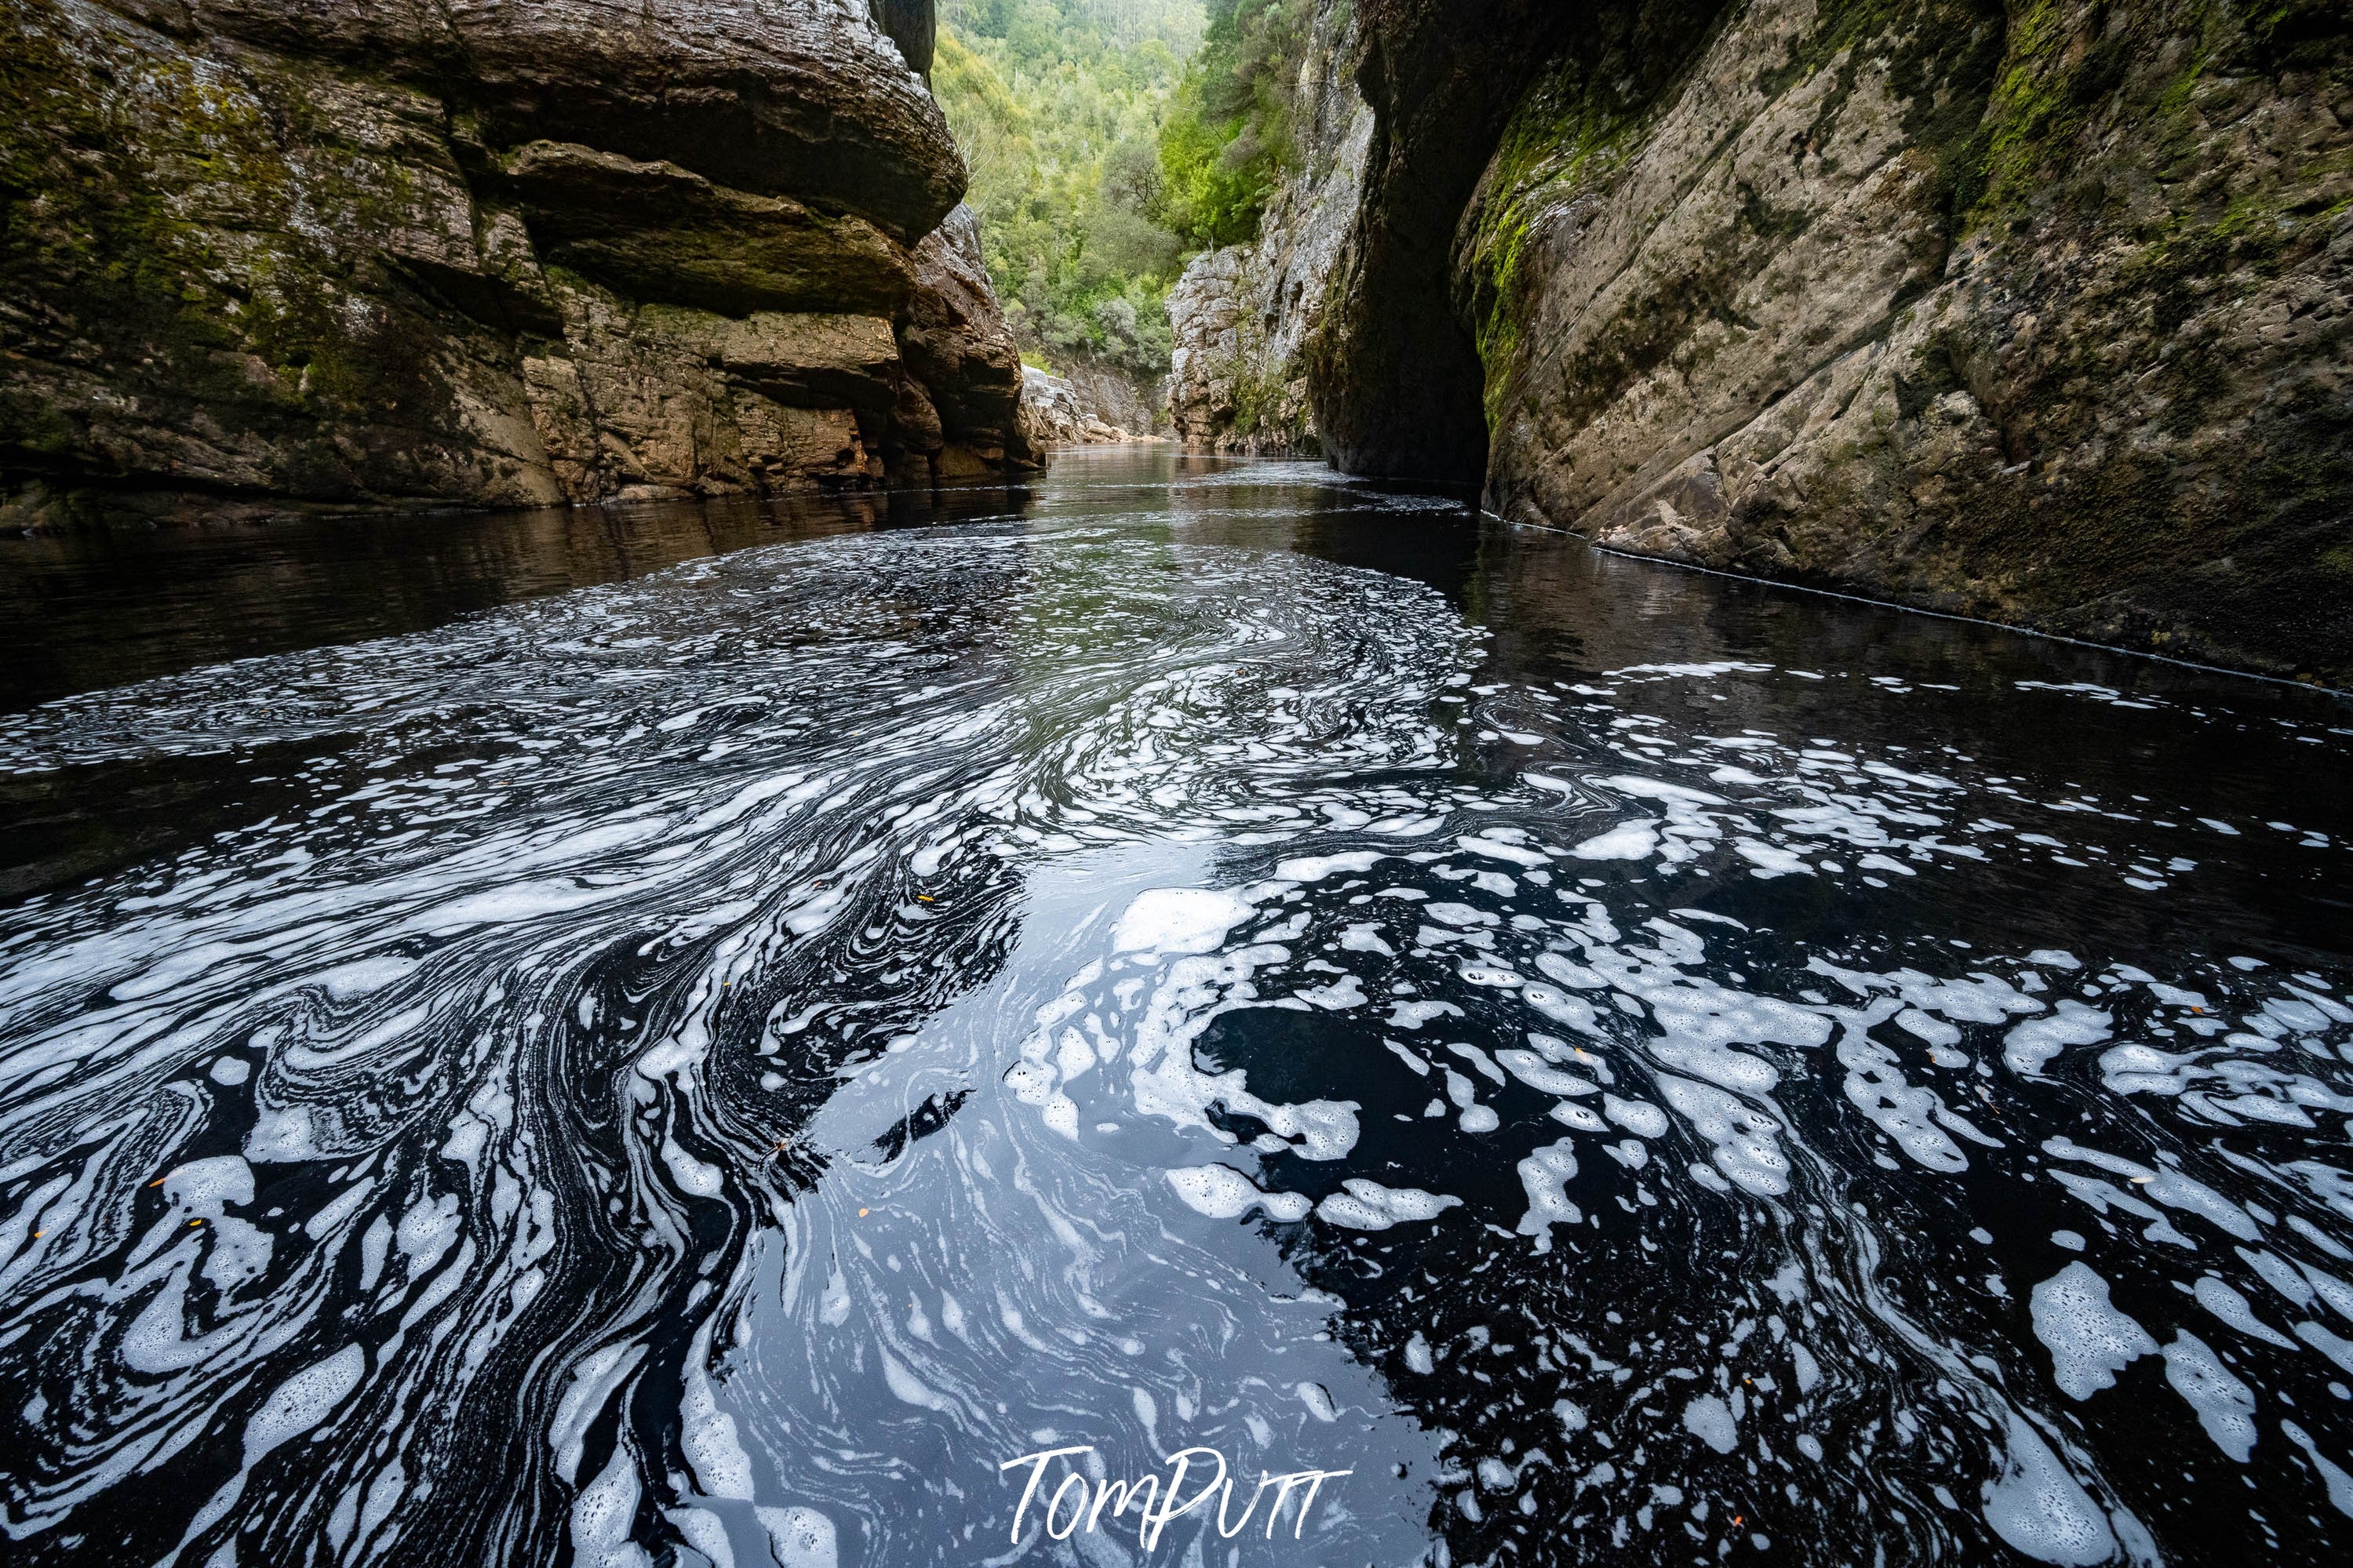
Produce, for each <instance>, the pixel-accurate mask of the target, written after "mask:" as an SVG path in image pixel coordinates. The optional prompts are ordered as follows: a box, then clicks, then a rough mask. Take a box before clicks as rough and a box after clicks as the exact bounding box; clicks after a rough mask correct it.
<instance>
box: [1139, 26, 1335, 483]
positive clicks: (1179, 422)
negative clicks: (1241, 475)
mask: <svg viewBox="0 0 2353 1568" xmlns="http://www.w3.org/2000/svg"><path fill="white" fill-rule="evenodd" d="M1355 60H1356V13H1355V9H1354V7H1353V6H1350V5H1345V4H1335V3H1331V0H1325V3H1324V4H1320V5H1318V6H1317V8H1316V11H1315V15H1314V20H1313V23H1312V24H1311V26H1310V28H1309V36H1308V42H1307V47H1306V50H1305V54H1304V58H1303V63H1302V65H1301V68H1300V77H1299V89H1298V110H1297V115H1296V120H1295V124H1294V131H1295V134H1296V135H1297V138H1298V158H1299V165H1300V171H1299V173H1298V174H1297V175H1296V176H1294V177H1293V179H1291V180H1289V181H1287V182H1285V183H1284V184H1282V186H1281V187H1280V188H1278V189H1277V190H1276V192H1275V193H1274V195H1273V197H1272V198H1271V200H1270V201H1269V203H1268V205H1267V211H1266V215H1265V217H1264V220H1263V222H1262V224H1261V228H1260V232H1259V238H1258V240H1257V242H1256V243H1255V244H1251V245H1229V246H1227V247H1224V248H1222V249H1219V250H1210V251H1205V252H1203V253H1202V254H1201V255H1199V256H1198V257H1196V258H1194V259H1193V261H1192V263H1191V264H1190V265H1189V266H1187V268H1186V269H1185V275H1184V276H1183V277H1182V278H1180V279H1177V281H1176V288H1175V289H1172V290H1171V291H1170V293H1169V296H1168V321H1169V326H1170V328H1171V329H1172V331H1173V333H1174V336H1175V338H1176V352H1175V353H1174V354H1173V355H1172V356H1171V362H1170V365H1169V378H1168V412H1169V416H1170V418H1171V419H1172V420H1173V421H1174V423H1175V426H1176V438H1177V439H1178V440H1180V441H1182V442H1184V443H1186V444H1187V446H1193V447H1207V448H1209V449H1212V450H1216V451H1226V452H1261V453H1269V454H1274V455H1282V456H1290V455H1294V454H1296V455H1305V456H1310V457H1314V456H1319V455H1321V454H1322V452H1323V445H1322V442H1321V439H1320V437H1319V436H1318V433H1317V430H1316V426H1315V415H1314V405H1313V404H1312V403H1311V402H1310V400H1309V398H1308V394H1307V363H1306V354H1305V350H1306V345H1307V342H1308V340H1309V338H1310V336H1311V335H1312V334H1313V332H1314V329H1315V324H1316V322H1317V321H1319V320H1320V319H1321V313H1322V310H1323V306H1324V295H1325V291H1326V289H1328V287H1329V286H1330V280H1331V277H1332V271H1333V268H1334V266H1335V263H1337V262H1338V260H1339V258H1340V256H1341V251H1342V246H1343V243H1344V242H1345V240H1346V238H1347V236H1348V229H1349V225H1350V222H1351V221H1352V220H1353V218H1354V217H1355V216H1356V205H1357V201H1358V196H1359V193H1360V191H1361V189H1362V187H1363V184H1364V173H1365V156H1366V149H1367V148H1368V146H1369V145H1370V143H1371V141H1372V134H1373V116H1372V110H1371V109H1370V107H1369V106H1367V105H1366V102H1365V100H1364V99H1363V98H1362V97H1361V96H1359V95H1358V93H1357V92H1356V88H1355V85H1354V83H1353V82H1352V80H1351V79H1350V72H1351V70H1352V69H1353V68H1354V65H1355Z"/></svg>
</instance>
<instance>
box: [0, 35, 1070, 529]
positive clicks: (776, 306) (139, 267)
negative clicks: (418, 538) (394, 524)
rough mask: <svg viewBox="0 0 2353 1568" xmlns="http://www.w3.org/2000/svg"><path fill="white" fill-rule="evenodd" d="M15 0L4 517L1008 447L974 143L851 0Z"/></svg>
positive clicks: (989, 452)
mask: <svg viewBox="0 0 2353 1568" xmlns="http://www.w3.org/2000/svg"><path fill="white" fill-rule="evenodd" d="M0 5H5V9H6V12H7V31H6V36H5V40H0V101H5V103H6V104H7V105H8V106H9V109H10V111H11V112H10V114H9V116H8V117H7V122H6V123H5V124H0V221H5V227H0V355H5V357H0V479H5V484H6V490H7V495H6V499H5V506H6V509H7V511H8V513H9V516H10V517H11V519H12V521H32V522H39V521H49V520H55V519H57V518H59V517H63V516H70V515H76V514H88V513H90V512H92V511H95V512H98V513H101V514H103V513H107V512H119V511H121V510H126V509H127V510H132V511H133V512H144V513H146V514H149V515H158V514H161V515H170V514H172V513H173V512H174V510H191V511H193V510H198V509H200V508H202V507H204V506H206V505H212V504H217V503H218V501H219V500H221V499H222V498H225V497H227V498H238V497H246V498H255V499H267V498H286V499H291V500H300V501H309V502H333V503H377V502H386V501H391V502H426V501H431V502H458V503H471V504H482V505H528V504H535V503H545V502H555V501H565V500H572V501H578V500H597V499H604V498H611V497H624V498H638V497H657V496H678V495H702V494H723V493H758V492H764V491H766V490H770V489H777V488H783V487H791V486H797V485H804V484H808V483H813V482H815V483H826V484H852V485H855V484H863V483H868V482H871V481H873V480H876V479H881V477H883V476H884V474H885V473H886V472H888V471H889V470H890V469H891V468H892V467H894V466H895V467H896V468H898V469H899V471H900V472H901V473H902V476H920V475H923V474H927V473H929V472H931V471H933V470H934V469H935V468H941V467H943V466H944V467H945V468H947V469H949V470H952V471H977V470H983V469H988V468H997V467H999V466H1002V465H1003V464H1005V463H1007V462H1008V461H1017V462H1018V461H1021V460H1025V459H1026V458H1027V452H1026V448H1024V447H1022V446H1021V443H1020V437H1019V433H1018V424H1017V417H1016V403H1017V400H1018V393H1019V384H1020V368H1019V363H1018V355H1017V354H1016V353H1015V352H1014V349H1013V345H1012V343H1011V341H1010V339H1009V338H1008V337H1007V336H1006V334H1005V333H1004V331H1003V328H1002V324H1001V322H1000V321H999V320H998V318H997V310H996V304H995V300H994V299H993V298H992V297H991V296H990V295H989V294H988V291H987V280H986V277H985V276H980V277H979V279H978V285H977V289H975V287H974V279H975V276H976V275H975V273H974V272H973V270H972V269H971V268H969V267H968V266H967V265H965V263H963V262H962V261H960V260H959V259H958V258H957V256H956V254H955V252H956V249H957V242H956V239H955V222H954V221H953V217H952V214H953V213H954V210H955V207H956V203H957V200H958V198H959V196H960V195H961V194H962V191H963V184H964V169H963V164H962V163H961V160H960V159H959V158H958V156H957V154H956V153H955V146H954V143H953V142H951V141H950V139H949V137H948V133H947V129H946V126H945V124H944V121H942V120H941V118H940V114H939V110H938V108H937V106H936V105H934V103H933V101H932V100H931V97H930V94H929V92H928V91H927V90H926V89H925V88H924V86H923V82H922V80H921V79H919V78H918V77H917V76H916V74H915V73H914V71H913V69H911V68H910V65H909V62H908V59H907V58H905V57H904V56H903V55H902V52H901V49H900V48H899V47H898V46H896V45H894V44H893V43H892V41H891V39H890V38H889V37H886V36H885V34H884V33H883V32H882V31H881V30H880V29H879V28H878V27H877V26H876V25H875V23H874V21H873V20H872V18H871V15H870V13H869V12H868V10H867V9H866V7H865V5H863V4H862V3H860V0H764V3H760V4H750V3H739V4H695V3H691V0H647V3H644V4H633V5H629V6H628V7H615V6H611V5H603V4H598V3H597V0H540V3H537V4H529V5H525V4H516V3H513V0H453V3H448V4H438V5H421V4H410V3H407V0H397V3H395V4H391V5H382V6H366V5H355V4H352V3H350V0H110V3H109V4H102V5H101V4H96V3H92V0H0ZM914 9H920V10H922V11H923V12H924V13H925V14H927V13H928V6H927V5H925V6H920V7H910V6H909V5H904V4H902V5H896V6H894V8H893V15H892V17H891V19H892V21H893V23H894V25H895V30H897V31H899V32H902V33H906V34H909V35H910V39H911V43H912V42H914V41H915V38H916V36H917V35H920V34H921V29H920V28H916V27H914V26H913V24H912V22H911V20H910V15H901V13H910V14H911V13H912V10H914ZM917 63H918V64H924V63H928V62H927V61H918V62H917Z"/></svg>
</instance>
